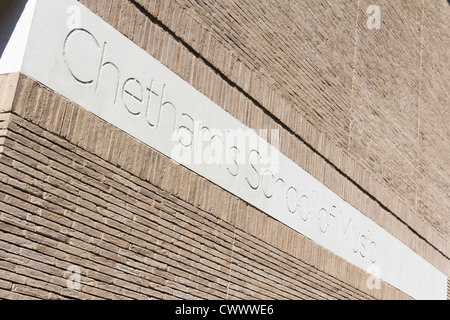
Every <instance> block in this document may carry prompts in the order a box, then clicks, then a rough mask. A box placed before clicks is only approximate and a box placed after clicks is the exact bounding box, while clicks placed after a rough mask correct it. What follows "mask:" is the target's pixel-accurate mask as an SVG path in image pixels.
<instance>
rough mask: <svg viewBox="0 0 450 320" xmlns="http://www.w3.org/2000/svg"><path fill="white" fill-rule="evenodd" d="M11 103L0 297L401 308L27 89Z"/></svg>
mask: <svg viewBox="0 0 450 320" xmlns="http://www.w3.org/2000/svg"><path fill="white" fill-rule="evenodd" d="M18 92H19V94H18V97H17V98H16V101H15V104H14V108H13V112H12V113H9V114H8V117H9V121H8V125H7V132H6V134H5V136H6V139H5V141H4V142H3V148H4V149H3V152H2V154H1V155H0V172H1V174H0V181H1V183H2V189H1V192H0V202H1V206H0V230H1V231H0V256H1V259H0V270H1V272H0V278H1V280H0V286H1V287H0V288H1V289H0V297H2V298H13V299H16V298H20V299H22V298H27V299H28V298H42V299H57V298H58V299H59V298H81V299H90V298H94V299H97V298H110V299H126V298H132V299H147V298H160V299H175V298H186V299H195V298H202V299H244V298H245V299H374V298H377V299H379V298H395V299H404V298H407V297H406V296H405V295H404V294H402V293H400V292H399V291H398V290H396V289H394V288H392V287H391V286H389V285H387V284H384V283H383V284H382V289H381V290H372V291H371V290H369V289H367V287H366V285H365V283H366V278H367V275H366V274H365V273H364V272H363V271H361V270H359V269H357V268H356V267H353V266H351V265H349V264H348V263H346V262H344V261H343V260H341V259H339V258H338V257H336V256H334V255H333V254H331V253H330V252H328V251H327V250H325V249H322V248H320V247H318V246H317V245H315V244H313V243H312V242H311V241H310V240H308V239H307V238H305V237H303V236H301V235H300V234H298V233H296V232H294V231H292V230H290V229H289V228H287V227H286V226H284V225H282V224H281V223H279V222H277V221H275V220H274V219H272V218H270V217H268V216H267V215H265V214H264V213H262V212H260V211H258V210H256V209H255V208H253V207H250V206H248V205H247V204H245V203H244V202H243V201H241V200H239V199H238V198H236V197H234V196H232V195H231V194H229V193H227V192H226V191H224V190H222V189H220V188H218V187H217V186H215V185H214V184H212V183H211V182H209V181H207V180H205V179H203V178H201V177H199V176H197V175H195V174H194V173H192V172H190V171H189V170H187V169H185V168H184V167H181V166H177V165H175V164H174V163H173V162H172V161H171V160H170V159H168V158H167V157H165V156H163V155H161V154H159V153H157V152H156V151H154V150H152V149H151V148H149V147H147V146H145V145H143V144H142V143H140V142H139V141H137V140H135V139H133V138H131V137H130V136H128V135H127V134H125V133H123V132H122V131H120V130H118V129H116V128H114V127H113V126H111V125H109V124H107V123H105V122H104V121H102V120H100V119H99V118H97V117H96V116H94V115H92V114H90V113H89V112H87V111H85V110H83V109H81V108H79V107H78V106H76V105H73V104H72V103H70V102H68V101H66V100H65V99H64V98H62V97H60V96H59V95H58V94H56V93H53V92H50V91H49V90H48V89H46V88H44V87H41V86H40V85H39V84H38V83H36V82H35V81H33V80H31V79H29V78H27V77H25V76H21V78H20V80H19V84H18ZM20 93H21V94H20ZM3 115H5V114H3ZM200 190H201V192H200ZM71 265H76V266H79V267H80V268H81V276H82V278H81V279H82V287H81V291H76V290H75V291H74V290H69V289H67V282H66V281H67V278H68V276H69V274H68V271H67V268H68V267H70V266H71Z"/></svg>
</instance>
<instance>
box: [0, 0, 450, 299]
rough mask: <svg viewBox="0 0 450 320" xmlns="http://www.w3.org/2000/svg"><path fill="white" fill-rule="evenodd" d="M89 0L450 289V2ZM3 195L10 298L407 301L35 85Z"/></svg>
mask: <svg viewBox="0 0 450 320" xmlns="http://www.w3.org/2000/svg"><path fill="white" fill-rule="evenodd" d="M80 2H81V3H83V4H84V5H86V6H87V7H88V8H90V9H91V10H92V11H94V12H95V13H97V14H98V15H99V16H100V17H101V18H103V19H104V20H105V21H107V22H108V23H110V24H111V25H112V26H113V27H115V28H116V29H117V30H119V31H120V32H122V33H123V34H124V35H125V36H127V37H128V38H129V39H131V40H132V41H134V42H135V43H137V44H138V45H139V46H141V47H142V48H143V49H144V50H146V51H147V52H148V53H149V54H151V55H152V56H154V57H155V58H156V59H158V60H159V61H161V62H162V63H163V64H164V65H166V66H167V67H169V68H170V69H171V70H173V71H174V72H175V73H177V74H178V75H179V76H180V77H182V78H183V79H185V80H186V81H187V82H189V83H190V84H191V85H193V86H194V87H195V88H196V89H198V90H199V91H201V92H202V93H203V94H205V95H206V96H207V97H208V98H210V99H211V100H213V101H214V102H215V103H216V104H218V105H219V106H221V107H222V108H224V109H225V110H226V111H227V112H229V113H230V114H231V115H233V116H234V117H236V118H237V119H239V120H240V121H241V122H242V123H244V124H245V125H247V126H249V127H250V128H253V129H255V130H258V129H268V130H270V129H278V130H279V132H280V138H281V141H280V146H279V148H280V150H281V152H283V153H284V154H285V155H286V156H288V157H289V158H290V159H292V160H293V161H294V162H295V163H297V164H298V165H299V166H301V167H302V168H304V169H305V170H306V171H308V172H309V173H310V174H312V175H313V176H314V177H315V178H317V179H318V180H319V181H321V182H322V183H324V184H325V185H326V186H327V187H329V188H330V189H331V190H332V191H334V192H335V193H336V194H338V195H339V196H340V197H341V198H343V199H344V200H345V201H347V202H349V203H350V204H351V205H353V206H354V207H355V208H357V209H358V210H359V211H361V212H362V213H363V214H365V215H366V216H368V217H369V218H370V219H372V220H373V221H375V222H376V223H377V224H379V225H380V226H381V227H383V228H384V229H386V230H387V231H388V232H389V233H391V234H392V235H394V236H395V237H397V238H398V239H399V240H401V241H402V242H404V243H405V244H406V245H408V246H409V247H410V248H411V249H413V250H414V251H415V252H416V253H418V254H419V255H420V256H422V257H423V258H425V259H426V260H427V261H429V262H430V263H431V264H433V265H434V266H435V267H437V268H438V269H439V270H441V271H442V272H444V273H445V274H447V276H450V272H449V270H450V268H449V261H448V255H449V252H450V251H449V247H448V236H449V229H448V226H449V224H448V212H449V211H448V207H449V205H450V200H449V196H448V192H445V190H448V189H449V187H450V186H449V183H450V176H449V172H450V170H449V167H450V159H449V154H450V152H449V146H448V141H449V136H450V132H449V124H448V120H449V119H450V115H449V109H448V105H449V99H448V94H447V91H448V88H449V79H450V75H449V69H448V61H449V60H450V59H449V58H450V57H449V52H450V50H445V48H447V49H448V39H449V38H450V37H449V34H448V32H449V31H448V30H449V28H448V21H449V19H448V18H449V16H448V14H449V11H448V10H442V8H443V7H444V6H445V7H447V6H448V4H447V3H446V1H444V0H437V1H424V2H422V1H408V2H395V3H392V1H388V0H382V1H379V3H378V5H379V6H380V8H381V10H382V11H381V12H382V25H381V29H380V30H369V29H368V28H367V26H366V21H367V17H368V15H367V14H366V8H367V7H368V6H369V5H371V4H372V3H371V2H370V1H368V0H358V1H357V0H352V1H346V2H334V1H328V0H318V1H317V0H314V1H312V0H311V1H288V0H281V1H272V0H261V1H249V0H237V1H225V0H216V1H206V2H203V1H195V0H166V1H159V0H152V1H149V0H136V1H134V0H133V1H129V0H112V1H94V0H80ZM445 26H447V27H445ZM269 142H270V140H269ZM0 185H1V188H0V298H6V299H30V298H37V299H71V298H76V299H103V298H106V299H148V298H150V299H408V298H409V297H407V296H406V295H405V294H403V293H401V292H400V291H398V290H397V289H395V288H393V287H391V286H390V285H388V284H385V283H382V284H381V289H380V290H369V289H368V288H367V285H366V280H367V277H368V275H367V274H366V273H365V272H363V271H362V270H360V269H358V268H356V267H354V266H352V265H351V264H349V263H347V262H346V261H344V260H343V259H341V258H339V257H337V256H336V255H334V254H332V253H331V252H329V251H327V250H325V249H323V248H322V247H320V246H318V245H316V244H315V243H313V242H312V241H311V240H309V239H307V238H306V237H304V236H302V235H301V234H299V233H296V232H295V231H293V230H291V229H289V228H288V227H286V226H284V225H283V224H281V223H279V222H278V221H276V220H274V219H272V218H271V217H269V216H267V215H266V214H264V213H262V212H261V211H259V210H257V209H255V208H254V207H252V206H250V205H248V204H246V203H245V202H244V201H242V200H240V199H238V198H237V197H235V196H233V195H231V194H230V193H228V192H226V191H224V190H223V189H221V188H220V187H218V186H216V185H214V184H213V183H211V182H209V181H207V180H206V179H204V178H202V177H200V176H198V175H197V174H195V173H193V172H191V171H189V170H187V169H186V168H184V167H182V166H177V165H176V164H175V163H174V162H172V161H171V160H170V159H168V158H167V157H165V156H163V155H161V154H160V153H158V152H156V151H155V150H153V149H151V148H149V147H147V146H146V145H144V144H143V143H141V142H139V141H137V140H136V139H134V138H132V137H131V136H129V135H127V134H125V133H124V132H123V131H121V130H118V129H116V128H115V127H113V126H112V125H110V124H108V123H106V122H104V121H102V120H100V119H99V118H97V117H96V116H94V115H92V114H90V113H89V112H87V111H85V110H84V109H82V108H80V107H79V106H76V105H74V104H73V103H71V102H70V101H67V100H66V99H65V98H63V97H62V96H60V95H59V94H57V93H55V92H52V91H51V90H49V89H47V88H45V87H43V86H42V85H40V84H39V83H37V82H36V81H34V80H33V79H30V78H28V77H26V76H25V75H20V76H19V74H10V75H2V76H0ZM70 266H78V267H80V268H81V280H82V286H81V289H80V290H70V289H68V287H67V279H68V277H69V276H70V274H69V272H68V270H67V269H68V267H70ZM449 287H450V286H449Z"/></svg>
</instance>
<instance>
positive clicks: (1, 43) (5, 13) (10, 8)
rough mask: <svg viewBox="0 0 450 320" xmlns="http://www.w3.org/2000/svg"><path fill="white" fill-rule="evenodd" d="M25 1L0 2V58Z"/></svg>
mask: <svg viewBox="0 0 450 320" xmlns="http://www.w3.org/2000/svg"><path fill="white" fill-rule="evenodd" d="M26 4H27V0H20V1H17V0H2V1H0V57H1V56H2V55H3V52H4V51H5V49H6V46H7V45H8V41H9V39H10V38H11V36H12V34H13V32H14V29H15V28H16V25H17V22H18V21H19V18H20V15H21V14H22V12H23V11H24V8H25V5H26Z"/></svg>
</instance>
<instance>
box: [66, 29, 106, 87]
mask: <svg viewBox="0 0 450 320" xmlns="http://www.w3.org/2000/svg"><path fill="white" fill-rule="evenodd" d="M77 34H84V35H85V36H87V37H88V39H90V40H91V42H92V43H93V44H94V45H95V46H96V47H97V49H98V50H100V44H99V43H98V41H97V39H96V38H95V37H94V35H93V34H92V33H90V32H89V31H87V30H85V29H74V30H72V31H70V32H69V34H68V35H67V37H66V39H65V40H64V51H63V54H64V62H65V63H66V65H67V67H68V68H69V71H70V73H71V74H72V76H73V77H74V79H75V80H77V81H78V82H79V83H81V84H85V85H88V84H92V83H93V82H94V79H89V80H84V79H81V77H80V76H77V75H76V72H75V71H74V63H72V64H71V63H70V59H69V56H68V53H69V52H68V51H69V44H70V42H71V41H72V39H73V37H74V36H76V35H77ZM85 43H87V41H86V42H85ZM82 49H84V48H79V50H82Z"/></svg>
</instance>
